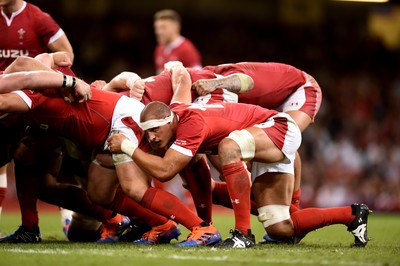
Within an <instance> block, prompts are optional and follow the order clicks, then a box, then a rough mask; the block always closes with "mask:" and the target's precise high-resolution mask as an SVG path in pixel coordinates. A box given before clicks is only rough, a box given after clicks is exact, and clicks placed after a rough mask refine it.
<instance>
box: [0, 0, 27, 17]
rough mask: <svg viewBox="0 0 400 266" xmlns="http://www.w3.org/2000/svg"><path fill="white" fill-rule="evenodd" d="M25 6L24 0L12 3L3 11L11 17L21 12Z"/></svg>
mask: <svg viewBox="0 0 400 266" xmlns="http://www.w3.org/2000/svg"><path fill="white" fill-rule="evenodd" d="M22 5H23V1H22V0H17V1H15V2H13V3H10V4H8V5H5V6H3V7H2V8H1V10H2V11H3V12H4V13H5V14H6V15H7V16H8V17H11V14H12V13H14V12H16V11H18V10H20V8H21V7H22Z"/></svg>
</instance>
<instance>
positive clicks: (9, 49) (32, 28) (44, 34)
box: [0, 0, 74, 215]
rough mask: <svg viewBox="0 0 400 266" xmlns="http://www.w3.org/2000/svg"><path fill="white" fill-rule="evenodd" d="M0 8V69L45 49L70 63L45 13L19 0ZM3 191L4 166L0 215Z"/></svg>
mask: <svg viewBox="0 0 400 266" xmlns="http://www.w3.org/2000/svg"><path fill="white" fill-rule="evenodd" d="M0 9H1V16H0V40H1V41H0V71H4V70H5V69H6V68H7V66H9V65H10V64H11V63H12V62H13V61H14V60H15V59H16V58H17V57H18V56H20V55H24V56H29V57H35V56H37V55H38V54H41V53H44V52H46V51H47V50H50V51H52V52H61V51H63V52H66V53H67V54H68V56H69V58H70V61H71V63H72V62H73V59H74V53H73V49H72V46H71V44H70V42H69V40H68V38H67V36H66V35H65V33H64V31H63V30H62V29H61V28H60V26H59V25H58V24H57V23H56V22H55V21H54V19H53V18H52V17H51V16H50V15H49V14H47V13H45V12H43V11H42V10H40V8H38V7H37V6H35V5H32V4H30V3H27V2H25V1H22V0H0ZM0 123H2V122H1V118H0ZM6 193H7V165H5V166H3V167H1V168H0V214H1V207H2V205H3V200H4V198H5V196H6ZM62 215H63V214H62Z"/></svg>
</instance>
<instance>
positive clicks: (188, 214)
mask: <svg viewBox="0 0 400 266" xmlns="http://www.w3.org/2000/svg"><path fill="white" fill-rule="evenodd" d="M140 203H141V204H142V205H143V206H144V207H145V208H148V209H150V210H152V211H154V212H156V213H159V214H161V215H163V216H165V217H169V218H170V219H172V220H175V221H176V222H177V223H180V224H182V225H183V226H185V227H186V228H187V229H189V230H190V231H191V230H192V229H193V227H195V226H200V225H201V224H202V223H203V222H204V221H203V220H202V219H200V218H199V217H198V216H197V215H196V214H195V213H194V212H192V211H191V210H190V209H189V208H188V207H187V206H185V205H184V204H183V203H182V202H180V201H179V199H178V198H177V197H175V196H174V195H172V194H171V193H168V192H166V191H163V190H160V189H157V188H154V187H150V188H148V189H147V190H146V193H145V194H144V196H143V198H142V201H141V202H140Z"/></svg>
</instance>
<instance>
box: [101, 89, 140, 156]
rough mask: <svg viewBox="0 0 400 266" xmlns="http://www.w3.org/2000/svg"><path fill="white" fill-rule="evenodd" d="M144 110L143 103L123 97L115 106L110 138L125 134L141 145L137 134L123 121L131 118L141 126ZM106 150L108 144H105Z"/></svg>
mask: <svg viewBox="0 0 400 266" xmlns="http://www.w3.org/2000/svg"><path fill="white" fill-rule="evenodd" d="M143 108H144V104H142V103H141V102H139V101H137V100H135V99H133V98H129V97H127V96H122V97H121V99H119V101H118V102H117V104H116V105H115V109H114V114H113V118H112V124H111V131H110V134H109V136H108V137H110V136H111V135H112V134H114V133H116V132H118V133H120V134H123V135H124V136H125V137H127V138H128V139H129V140H130V141H132V142H133V143H136V144H138V145H139V141H138V138H137V137H136V135H135V132H134V131H133V130H132V129H131V128H130V127H128V126H126V125H125V124H124V123H123V122H122V121H121V120H122V118H124V117H127V116H131V117H132V118H133V120H134V121H136V122H137V123H138V124H140V113H141V112H142V110H143ZM104 148H105V149H108V146H107V142H106V143H105V144H104Z"/></svg>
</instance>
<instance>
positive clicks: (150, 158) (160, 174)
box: [107, 134, 192, 182]
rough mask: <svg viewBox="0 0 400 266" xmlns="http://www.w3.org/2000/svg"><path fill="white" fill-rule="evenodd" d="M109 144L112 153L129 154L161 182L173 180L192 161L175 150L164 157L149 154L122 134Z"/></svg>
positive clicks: (112, 137)
mask: <svg viewBox="0 0 400 266" xmlns="http://www.w3.org/2000/svg"><path fill="white" fill-rule="evenodd" d="M107 142H108V147H109V149H110V151H111V152H112V153H125V154H127V155H128V156H130V157H131V158H132V159H133V161H134V162H135V163H136V164H137V165H138V166H139V167H140V168H141V169H142V170H143V171H145V172H146V173H147V174H149V175H151V176H152V177H154V178H156V179H158V180H160V181H161V182H165V181H168V180H170V179H172V178H173V177H174V176H175V175H176V174H177V173H179V172H180V171H181V170H182V169H183V168H184V167H185V166H186V165H187V164H189V162H190V160H191V159H192V157H190V156H187V155H184V154H182V153H180V152H177V151H176V150H173V149H168V150H167V152H166V153H165V155H164V157H159V156H155V155H152V154H148V153H146V152H144V151H143V150H141V149H139V148H138V147H137V144H135V143H133V142H131V141H129V140H128V139H127V138H126V137H125V136H124V135H122V134H114V135H113V136H111V137H110V138H109V139H108V140H107ZM127 144H129V145H127ZM127 147H128V148H127Z"/></svg>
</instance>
